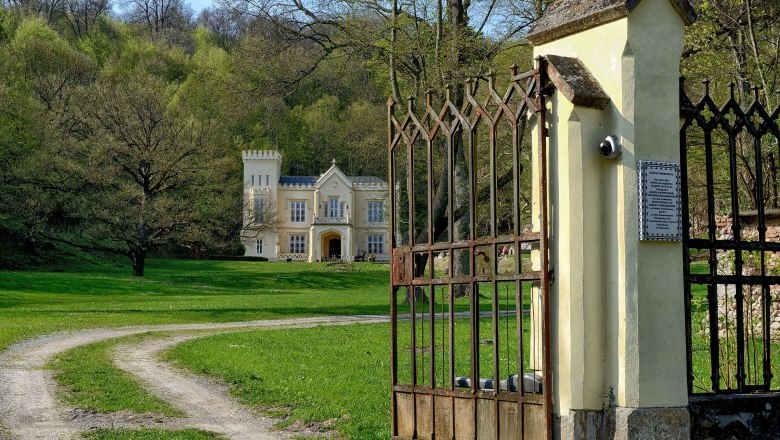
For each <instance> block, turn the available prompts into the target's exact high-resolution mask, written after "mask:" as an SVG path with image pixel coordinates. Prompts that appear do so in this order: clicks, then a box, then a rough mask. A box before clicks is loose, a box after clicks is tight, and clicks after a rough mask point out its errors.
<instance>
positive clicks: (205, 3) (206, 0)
mask: <svg viewBox="0 0 780 440" xmlns="http://www.w3.org/2000/svg"><path fill="white" fill-rule="evenodd" d="M187 3H189V4H190V6H191V7H192V10H193V11H195V16H197V15H198V14H200V11H202V10H204V9H206V8H208V7H210V6H213V5H214V2H213V0H189V1H188V2H187Z"/></svg>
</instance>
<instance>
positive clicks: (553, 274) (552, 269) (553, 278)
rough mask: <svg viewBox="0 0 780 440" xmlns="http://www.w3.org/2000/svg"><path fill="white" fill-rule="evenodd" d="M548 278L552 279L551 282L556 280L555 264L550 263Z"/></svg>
mask: <svg viewBox="0 0 780 440" xmlns="http://www.w3.org/2000/svg"><path fill="white" fill-rule="evenodd" d="M547 278H548V279H549V280H550V284H553V283H554V282H555V266H553V265H552V264H551V265H550V269H549V270H548V271H547Z"/></svg>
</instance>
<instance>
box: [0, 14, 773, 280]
mask: <svg viewBox="0 0 780 440" xmlns="http://www.w3.org/2000/svg"><path fill="white" fill-rule="evenodd" d="M548 3H549V1H548V0H446V1H445V0H422V1H417V0H382V1H376V0H334V1H321V0H311V1H302V0H220V1H219V3H218V4H217V5H215V7H213V8H210V9H206V10H204V11H202V12H201V13H199V14H197V15H195V14H194V13H193V11H192V10H191V9H190V7H189V6H188V5H187V4H186V3H184V2H183V0H117V1H116V2H115V3H114V2H111V1H109V0H4V1H3V3H2V6H0V167H2V173H1V174H0V267H11V268H21V267H24V266H26V265H28V264H30V263H31V262H35V261H38V259H40V258H44V257H47V258H52V256H56V255H57V254H58V253H59V252H61V249H62V248H63V246H69V247H72V248H75V249H80V250H85V251H99V252H107V253H111V254H117V255H122V256H126V257H128V258H129V260H128V261H131V262H132V264H133V272H134V274H136V275H142V274H143V262H144V258H145V257H146V255H148V254H149V253H157V254H163V255H171V256H187V257H202V256H205V255H209V254H214V253H230V252H235V251H236V249H237V237H238V233H239V231H240V229H241V226H242V225H241V212H242V208H241V204H242V200H241V187H242V185H241V161H240V154H239V152H240V151H241V150H242V149H278V150H280V151H281V152H282V154H283V155H284V157H285V161H284V165H283V166H284V169H283V173H285V174H297V175H316V174H319V173H321V172H322V171H324V170H325V169H326V168H327V167H328V165H329V164H330V161H331V159H333V158H335V159H336V160H337V162H338V163H339V166H340V167H341V168H342V169H343V170H344V171H345V172H346V173H347V174H350V175H377V176H386V174H387V164H386V159H385V158H386V142H387V139H386V138H387V135H386V130H387V128H386V127H387V125H386V124H387V123H386V115H387V108H386V102H387V99H388V98H391V97H392V98H393V99H395V100H396V101H397V102H405V101H406V99H407V97H412V98H415V99H414V101H412V102H413V103H416V105H420V103H424V102H425V97H426V92H427V91H428V90H434V91H440V90H442V89H443V88H444V87H445V85H447V84H451V85H453V86H454V88H453V89H452V93H453V99H454V100H455V101H456V102H458V101H460V102H462V100H463V90H462V89H461V88H459V87H457V86H456V85H457V84H460V83H462V81H463V80H465V79H466V78H468V77H485V76H486V75H487V74H488V72H491V71H492V72H497V73H506V72H507V67H508V66H509V65H510V64H513V63H515V64H519V65H520V68H521V69H523V68H525V69H528V68H530V67H531V64H530V63H531V60H530V48H529V46H528V44H527V43H526V42H525V40H524V35H525V33H526V32H527V31H528V30H529V29H530V27H532V26H533V24H534V22H535V21H536V20H537V19H538V18H539V17H540V16H541V14H542V13H543V12H544V10H545V8H546V6H547V4H548ZM695 3H696V4H695V6H696V8H697V10H698V11H699V15H700V18H701V20H700V22H699V23H697V24H696V25H694V26H693V27H691V28H690V29H689V36H688V44H687V47H686V52H685V54H684V60H683V61H684V73H685V74H686V75H687V76H688V77H689V78H693V79H702V78H705V77H713V78H717V79H718V80H720V81H723V80H726V81H730V80H732V79H733V80H734V81H736V82H737V83H738V89H739V91H740V93H741V94H747V95H745V96H748V95H749V96H752V92H750V93H748V91H750V90H751V87H752V86H754V85H756V86H760V87H762V90H763V91H762V94H761V95H760V99H762V100H765V101H767V102H768V103H770V104H771V105H770V106H772V105H776V103H777V95H776V94H773V93H772V92H773V91H774V90H776V89H777V86H778V82H777V81H778V60H777V54H778V39H779V38H780V30H779V29H778V22H780V20H778V14H779V13H780V7H779V6H778V4H777V2H776V1H773V0H728V1H727V0H711V1H705V0H698V1H696V2H695ZM693 83H694V84H693V85H692V86H691V87H693V88H696V87H698V85H697V84H695V82H693ZM689 84H691V82H689ZM740 96H742V95H740ZM775 160H780V157H773V158H772V161H775Z"/></svg>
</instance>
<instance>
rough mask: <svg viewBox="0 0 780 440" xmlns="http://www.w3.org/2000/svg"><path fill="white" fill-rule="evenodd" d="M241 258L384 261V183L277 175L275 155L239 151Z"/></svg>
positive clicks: (333, 173)
mask: <svg viewBox="0 0 780 440" xmlns="http://www.w3.org/2000/svg"><path fill="white" fill-rule="evenodd" d="M242 158H243V161H244V200H245V205H244V228H243V232H242V236H241V240H242V242H243V244H244V248H245V255H247V256H258V257H265V258H268V259H269V260H271V261H278V260H288V261H289V260H294V261H308V262H314V261H326V260H327V261H333V260H341V261H352V260H354V259H355V258H358V259H363V258H366V259H372V260H377V261H386V260H389V259H390V244H389V242H388V239H389V231H388V221H387V207H386V205H387V183H386V182H385V181H384V180H382V179H380V178H377V177H372V176H346V175H345V174H344V173H343V172H342V171H341V170H340V169H339V168H338V166H336V161H335V159H334V160H333V164H332V165H331V167H330V168H329V169H328V170H327V171H326V172H325V173H323V174H321V175H319V176H282V175H281V167H282V155H281V154H280V153H279V152H278V151H265V150H263V151H258V150H249V151H243V152H242Z"/></svg>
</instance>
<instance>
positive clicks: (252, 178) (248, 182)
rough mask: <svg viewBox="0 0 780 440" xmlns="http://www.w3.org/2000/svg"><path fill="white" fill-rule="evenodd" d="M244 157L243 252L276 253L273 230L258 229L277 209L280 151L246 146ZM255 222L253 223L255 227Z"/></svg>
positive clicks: (280, 163)
mask: <svg viewBox="0 0 780 440" xmlns="http://www.w3.org/2000/svg"><path fill="white" fill-rule="evenodd" d="M241 158H242V159H243V161H244V204H245V206H244V225H245V226H246V227H245V229H246V232H245V233H244V237H243V240H244V241H245V245H246V246H245V247H246V255H251V256H269V255H274V256H275V255H276V253H277V251H276V246H277V244H276V236H275V234H268V233H260V232H259V230H260V229H262V223H263V221H264V220H267V217H268V215H270V214H271V213H273V212H276V208H277V206H278V205H277V202H278V200H277V189H278V186H279V177H280V175H281V170H282V155H281V153H279V152H278V151H275V150H245V151H243V152H242V153H241ZM255 226H256V227H255Z"/></svg>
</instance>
